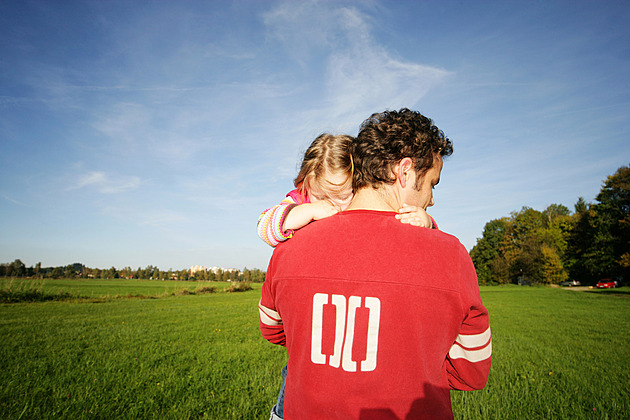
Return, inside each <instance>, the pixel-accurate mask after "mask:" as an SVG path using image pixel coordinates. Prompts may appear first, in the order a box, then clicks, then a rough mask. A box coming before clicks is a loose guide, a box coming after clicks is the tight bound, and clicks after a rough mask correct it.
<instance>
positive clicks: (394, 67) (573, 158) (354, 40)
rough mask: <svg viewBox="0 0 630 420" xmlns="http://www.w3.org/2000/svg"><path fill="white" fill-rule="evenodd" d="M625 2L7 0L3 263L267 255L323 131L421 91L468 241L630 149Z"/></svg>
mask: <svg viewBox="0 0 630 420" xmlns="http://www.w3.org/2000/svg"><path fill="white" fill-rule="evenodd" d="M628 22H630V3H628V2H622V1H620V2H612V1H603V2H594V1H590V2H583V1H522V2H521V1H518V2H517V1H497V2H482V1H474V2H466V1H413V2H412V1H408V2H406V1H366V2H358V1H348V2H344V1H304V2H297V1H292V2H284V1H233V2H231V1H178V2H173V1H155V2H145V1H127V0H124V1H115V0H114V1H109V0H108V1H22V0H20V1H17V0H6V1H2V2H0V232H2V233H1V234H0V262H11V261H13V260H14V259H16V258H19V259H21V260H22V261H23V262H24V263H25V264H26V265H35V264H36V263H37V262H42V265H43V266H57V265H67V264H71V263H74V262H81V263H84V264H85V265H87V266H89V267H99V268H108V267H111V266H115V267H117V268H122V267H125V266H131V267H133V268H136V267H145V266H147V265H150V264H151V265H156V266H158V267H159V268H161V269H168V268H173V269H183V268H187V267H190V266H192V265H196V264H201V265H206V266H222V267H236V268H243V267H248V268H260V269H266V266H267V262H268V260H269V257H270V256H271V248H269V247H268V246H267V245H265V244H264V242H262V241H261V240H260V239H259V238H258V237H257V236H256V220H257V217H258V214H259V213H260V212H261V211H262V210H264V209H265V208H267V207H269V206H271V205H273V204H275V203H277V202H278V201H280V200H281V199H282V198H283V197H284V195H285V194H286V192H287V191H289V190H290V189H291V188H292V179H293V177H294V176H295V174H296V172H297V165H298V163H299V160H300V158H301V155H302V153H303V151H304V150H305V148H306V147H307V146H308V145H309V144H310V142H311V141H312V140H313V139H314V138H315V137H316V136H317V135H318V134H320V133H322V132H333V133H347V134H351V135H356V133H357V130H358V126H359V125H360V123H361V122H362V121H363V120H364V119H365V118H367V117H368V116H369V115H370V114H372V113H373V112H379V111H383V110H385V109H398V108H401V107H408V108H411V109H415V110H418V111H421V112H422V113H424V114H425V115H427V116H429V117H430V118H432V119H433V120H434V121H435V122H436V124H437V125H438V126H439V127H440V128H441V129H442V130H443V131H444V132H445V133H446V134H447V136H449V137H450V138H451V139H452V141H453V143H454V149H455V151H454V154H453V156H451V157H450V158H449V159H448V160H447V161H446V162H445V164H444V170H443V171H442V180H441V182H440V184H439V186H438V188H437V189H436V191H435V200H436V205H435V207H433V208H432V209H431V210H430V213H431V214H432V215H433V216H434V217H435V219H436V220H437V221H438V224H439V225H440V227H441V228H442V230H444V231H446V232H448V233H452V234H454V235H456V236H457V237H459V238H460V240H461V241H462V243H463V244H464V245H465V246H466V247H467V248H468V249H470V248H471V247H472V246H473V245H474V244H475V243H476V238H478V237H480V236H481V232H482V229H483V226H484V224H485V223H486V222H488V221H490V220H491V219H495V218H499V217H502V216H507V215H509V213H510V212H511V211H514V210H519V209H520V208H521V207H522V206H529V207H533V208H535V209H538V210H543V209H544V208H546V207H547V206H548V205H549V204H551V203H558V204H564V205H566V206H567V207H569V208H570V209H573V204H574V203H575V201H576V200H577V198H578V197H580V196H582V197H584V198H585V199H586V200H587V201H593V200H594V198H595V196H596V195H597V193H598V192H599V189H600V188H601V185H602V182H603V180H604V179H605V178H606V176H608V175H611V174H612V173H614V171H615V170H616V169H617V168H618V167H620V166H622V165H628V164H629V163H630V130H629V128H630V82H629V75H630V29H628V28H629V25H627V23H628Z"/></svg>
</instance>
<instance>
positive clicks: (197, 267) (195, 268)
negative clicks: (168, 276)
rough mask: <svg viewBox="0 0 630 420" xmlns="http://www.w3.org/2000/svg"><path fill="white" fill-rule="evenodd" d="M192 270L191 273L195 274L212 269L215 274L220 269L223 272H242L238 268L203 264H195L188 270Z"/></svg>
mask: <svg viewBox="0 0 630 420" xmlns="http://www.w3.org/2000/svg"><path fill="white" fill-rule="evenodd" d="M188 271H190V275H191V276H194V275H195V273H197V272H199V271H211V272H213V273H214V274H217V273H218V272H219V271H222V272H223V273H234V272H236V273H240V272H241V271H240V270H238V269H236V268H222V267H210V268H208V267H204V266H203V265H193V266H192V267H190V269H189V270H188Z"/></svg>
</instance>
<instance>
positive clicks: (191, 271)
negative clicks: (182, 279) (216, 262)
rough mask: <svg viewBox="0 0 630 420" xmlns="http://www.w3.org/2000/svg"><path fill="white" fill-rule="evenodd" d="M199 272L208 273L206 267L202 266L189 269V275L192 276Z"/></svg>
mask: <svg viewBox="0 0 630 420" xmlns="http://www.w3.org/2000/svg"><path fill="white" fill-rule="evenodd" d="M199 271H208V267H204V266H203V265H193V266H192V267H190V275H191V276H194V275H195V273H197V272H199Z"/></svg>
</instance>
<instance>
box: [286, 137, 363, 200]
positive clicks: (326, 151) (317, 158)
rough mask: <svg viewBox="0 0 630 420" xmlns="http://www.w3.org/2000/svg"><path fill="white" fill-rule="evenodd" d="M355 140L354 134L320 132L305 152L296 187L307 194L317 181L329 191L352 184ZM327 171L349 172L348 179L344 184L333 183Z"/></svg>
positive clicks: (295, 182)
mask: <svg viewBox="0 0 630 420" xmlns="http://www.w3.org/2000/svg"><path fill="white" fill-rule="evenodd" d="M353 141H354V138H353V137H352V136H347V135H332V134H328V133H324V134H320V135H319V136H318V137H317V138H316V139H315V140H313V143H311V145H310V146H309V147H308V149H306V152H305V153H304V158H303V159H302V165H301V166H300V172H299V173H298V175H297V177H296V178H295V180H294V181H293V183H294V185H295V187H296V188H298V189H299V190H300V192H301V193H302V194H306V192H307V191H308V190H309V189H310V188H311V186H312V185H313V183H315V182H316V183H317V184H319V186H320V187H321V188H322V189H323V190H324V191H327V192H335V191H341V190H343V189H345V188H346V187H348V186H349V185H351V184H352V175H353V172H354V163H353V161H352V154H351V148H352V142H353ZM326 172H335V173H347V174H348V179H347V181H346V182H343V183H342V184H333V183H331V182H329V181H328V180H326V179H325V175H326Z"/></svg>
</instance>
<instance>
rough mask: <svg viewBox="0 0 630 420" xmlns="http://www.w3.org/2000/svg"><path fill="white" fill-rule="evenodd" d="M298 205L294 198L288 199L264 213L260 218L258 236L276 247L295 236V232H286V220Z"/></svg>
mask: <svg viewBox="0 0 630 420" xmlns="http://www.w3.org/2000/svg"><path fill="white" fill-rule="evenodd" d="M296 205H297V203H296V202H295V201H294V200H293V198H292V197H290V196H289V197H287V198H285V199H284V200H282V201H281V202H280V204H277V205H275V206H273V207H271V208H268V209H267V210H265V211H263V212H262V213H261V214H260V216H258V228H257V231H258V236H260V238H261V239H262V240H263V241H265V242H266V243H267V244H269V245H271V246H273V247H275V246H276V245H278V244H279V243H280V242H284V241H286V240H287V239H289V238H291V236H293V230H291V229H288V230H284V229H283V228H282V225H284V219H285V218H286V217H287V214H289V212H290V211H291V209H292V208H293V207H295V206H296Z"/></svg>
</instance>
